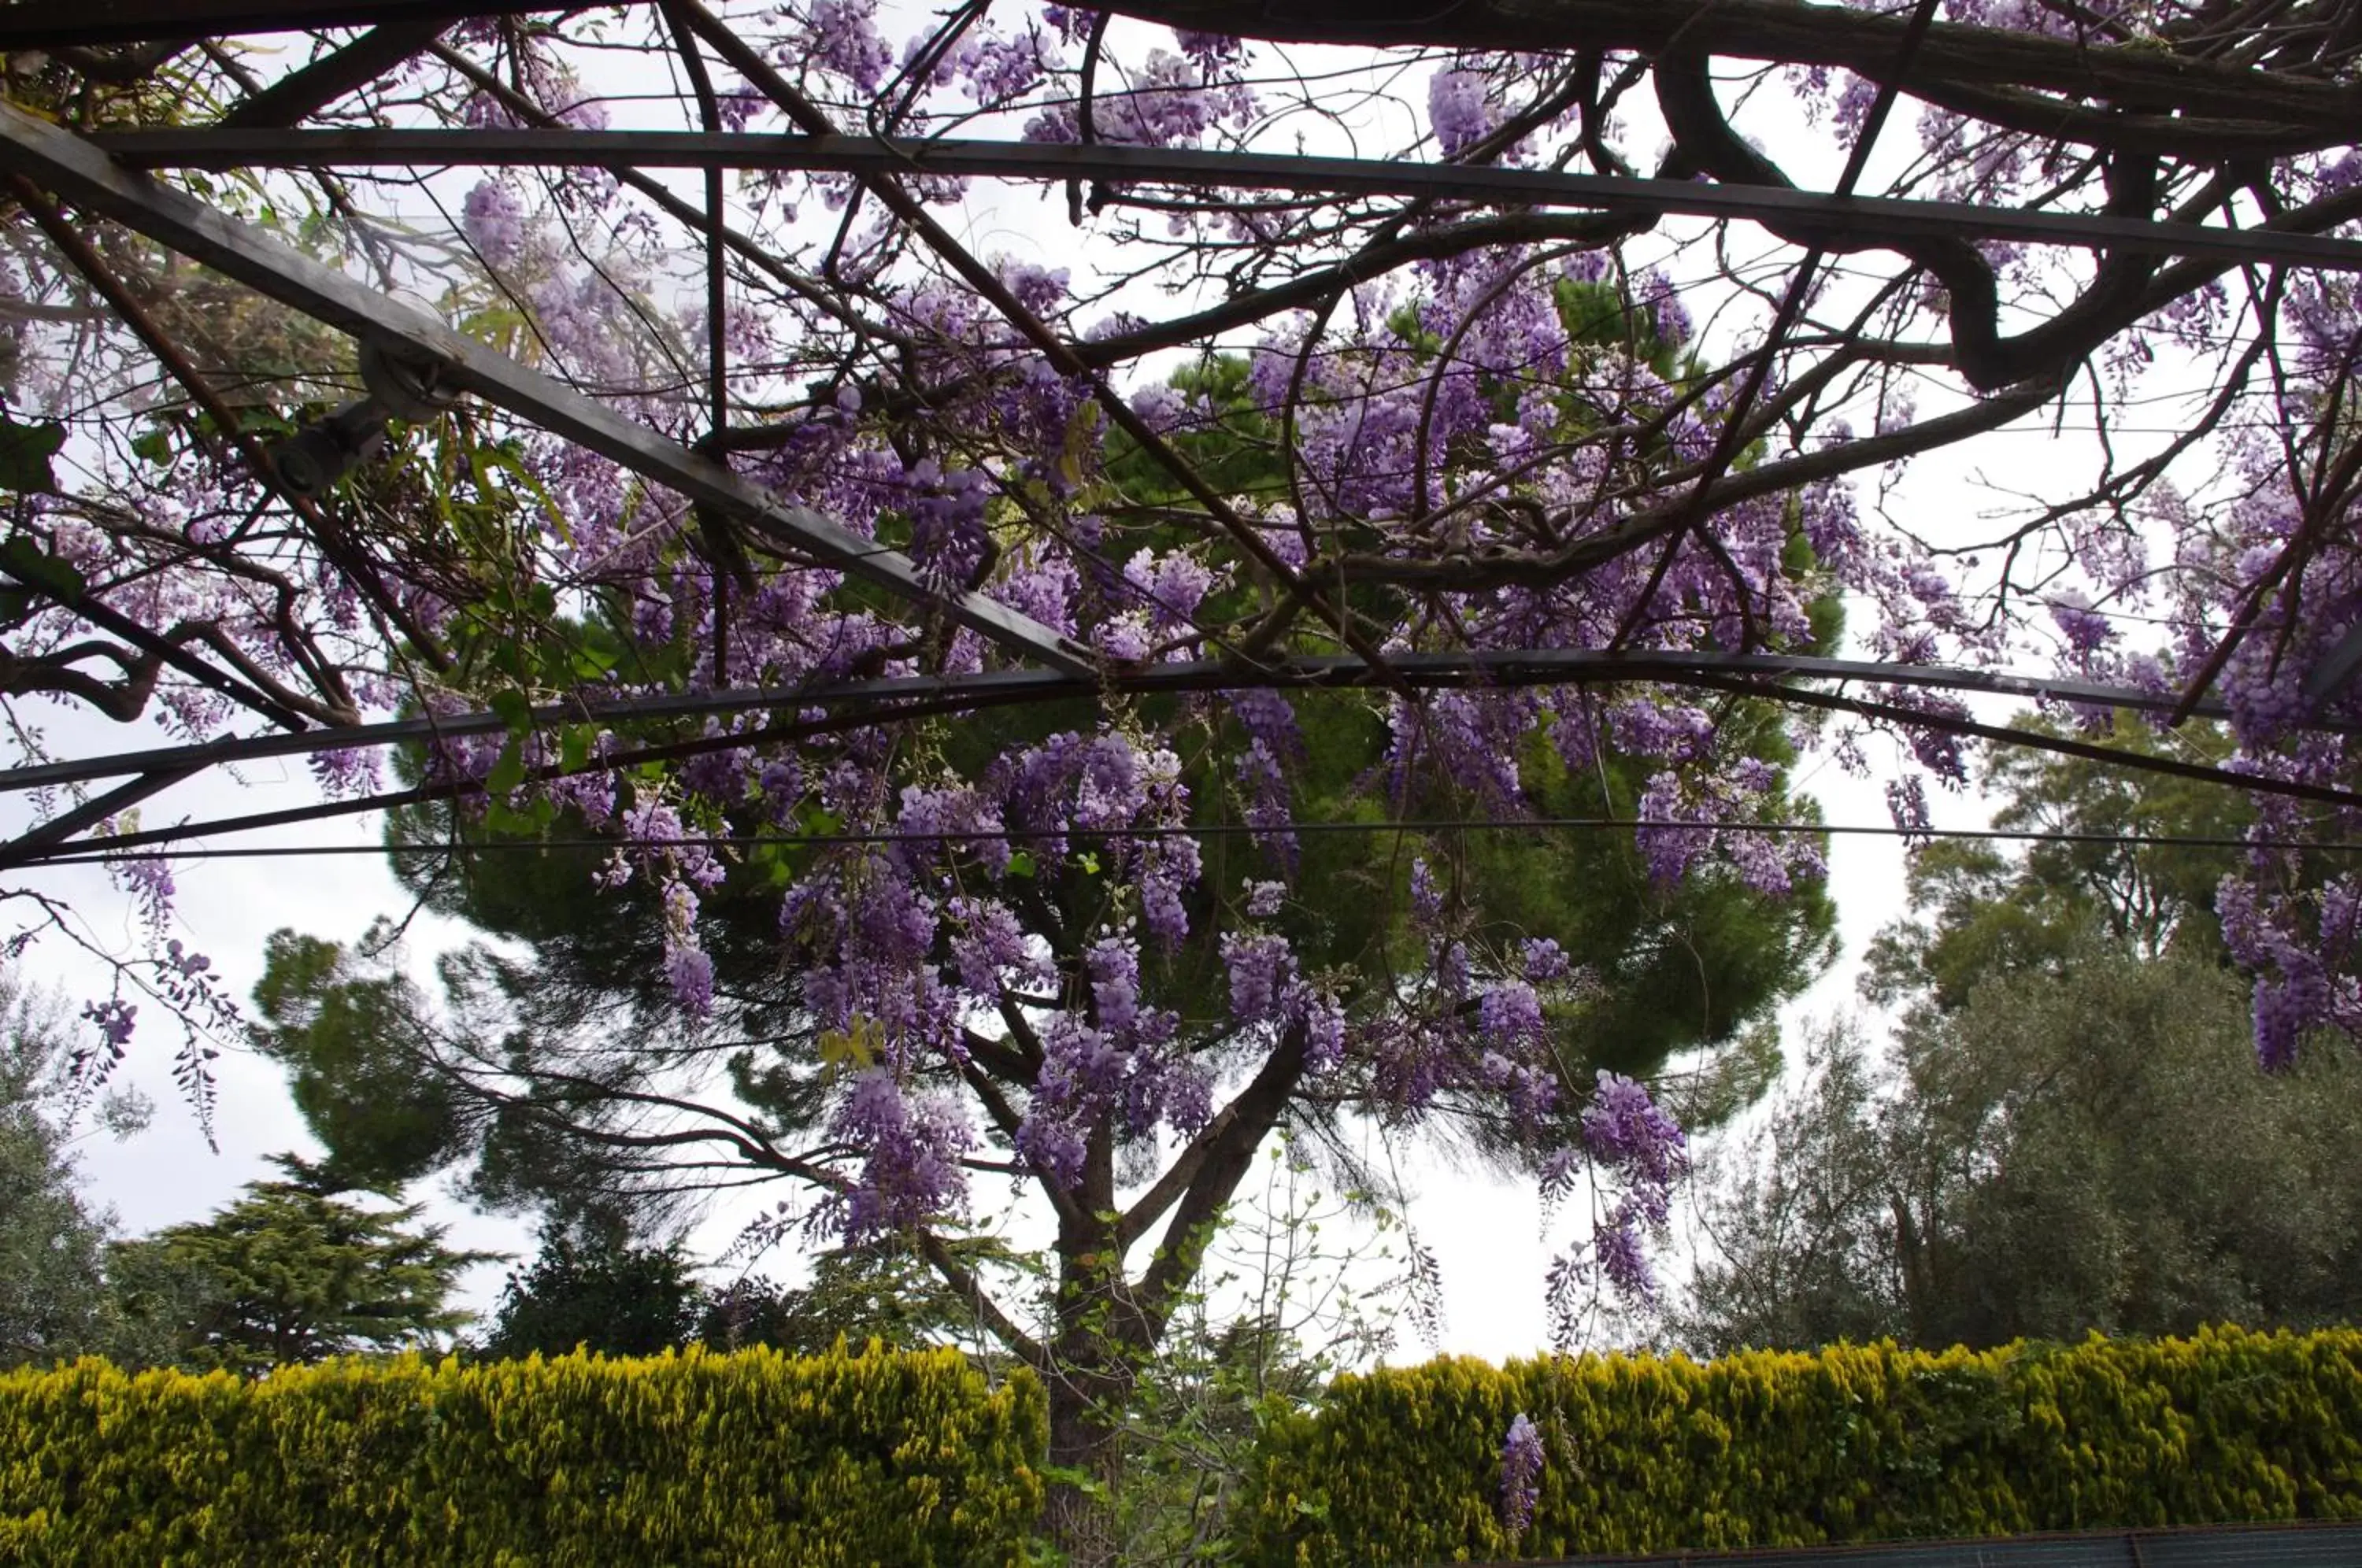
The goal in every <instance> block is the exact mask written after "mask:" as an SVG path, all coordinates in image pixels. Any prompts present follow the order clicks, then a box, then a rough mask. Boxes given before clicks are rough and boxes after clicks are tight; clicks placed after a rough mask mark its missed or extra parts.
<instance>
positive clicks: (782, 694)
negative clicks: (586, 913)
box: [0, 648, 2350, 792]
mask: <svg viewBox="0 0 2362 1568" xmlns="http://www.w3.org/2000/svg"><path fill="white" fill-rule="evenodd" d="M1386 665H1387V668H1388V669H1389V670H1390V671H1392V672H1393V673H1395V674H1396V675H1399V676H1400V677H1401V679H1402V682H1403V684H1404V685H1406V686H1408V687H1410V688H1411V689H1412V690H1425V691H1443V690H1510V689H1515V688H1527V687H1543V686H1588V685H1617V684H1627V683H1629V684H1640V685H1646V684H1661V685H1693V684H1694V685H1701V686H1706V685H1711V686H1716V687H1719V686H1721V685H1724V684H1727V683H1728V682H1729V681H1732V680H1738V679H1744V680H1749V681H1759V682H1760V681H1772V680H1815V681H1838V682H1851V681H1860V682H1869V683H1873V684H1876V685H1880V686H1899V687H1907V688H1913V689H1918V690H1948V691H1961V692H1970V693H1981V694H1987V695H1992V696H2001V697H2030V698H2035V699H2037V700H2040V701H2053V702H2069V703H2074V704H2077V705H2081V706H2087V707H2094V708H2106V709H2119V708H2121V709H2126V710H2129V711H2132V712H2150V713H2162V712H2170V711H2171V710H2172V708H2173V706H2174V703H2175V702H2176V701H2177V700H2178V699H2177V697H2176V695H2175V694H2174V693H2172V692H2157V691H2152V690H2147V689H2145V688H2140V687H2131V686H2107V685H2102V684H2100V683H2098V682H2094V681H2088V680H2066V679H2052V678H2048V677H2044V676H2032V675H2011V674H2007V673H2004V672H2002V671H1999V670H1988V669H1960V668H1952V667H1950V666H1944V665H1896V664H1882V663H1878V662H1876V661H1874V660H1868V659H1846V658H1822V657H1811V656H1791V655H1786V654H1736V653H1683V652H1678V651H1675V650H1670V649H1646V648H1644V649H1631V650H1625V651H1620V652H1610V651H1607V650H1605V649H1598V648H1535V649H1515V650H1479V651H1473V652H1465V653H1402V654H1391V655H1389V656H1387V659H1386ZM1381 684H1382V681H1381V679H1380V678H1379V677H1378V676H1377V675H1376V674H1375V673H1374V672H1373V671H1372V669H1371V668H1370V667H1369V665H1368V664H1366V663H1365V662H1363V660H1362V659H1361V658H1359V657H1355V656H1353V655H1351V654H1319V655H1310V654H1308V655H1300V656H1297V657H1293V658H1278V659H1273V660H1270V661H1268V662H1267V663H1265V664H1263V665H1246V664H1241V663H1237V662H1233V661H1230V660H1220V659H1198V660H1176V661H1175V662H1172V663H1169V664H1152V665H1139V666H1133V667H1131V668H1110V669H1109V670H1107V671H1106V672H1105V673H1103V674H1100V675H1095V676H1091V677H1088V678H1083V677H1077V676H1070V675H1064V674H1061V673H1059V672H1057V671H1055V670H1046V669H1011V670H988V671H985V672H983V673H981V674H977V675H966V676H895V677H887V678H884V679H875V680H852V681H837V682H832V683H829V684H826V685H814V686H780V687H756V688H735V689H731V690H712V691H679V692H666V693H662V694H657V695H649V696H635V697H622V698H608V699H604V700H600V701H565V702H557V703H551V704H548V705H546V706H544V707H541V708H537V709H535V711H534V714H533V720H534V723H535V724H536V725H537V726H542V727H552V726H557V725H562V724H575V723H632V722H650V721H658V720H665V719H693V718H711V717H723V716H727V715H729V714H733V713H745V712H761V711H765V710H793V709H801V708H835V709H842V708H858V707H862V706H872V707H877V708H878V709H879V710H880V716H881V717H882V718H890V717H891V716H892V712H891V705H892V704H894V703H897V702H911V701H944V700H946V699H962V698H966V699H972V700H973V701H976V702H977V705H978V706H987V705H991V704H996V703H1000V702H1007V701H1067V700H1072V699H1075V698H1077V697H1088V696H1091V695H1093V694H1094V693H1098V692H1101V691H1105V692H1109V693H1114V694H1120V695H1126V696H1153V695H1161V694H1162V695H1170V694H1176V693H1183V692H1204V691H1242V690H1256V689H1274V690H1349V689H1356V688H1363V689H1366V688H1374V687H1377V686H1379V685H1381ZM1764 694H1765V695H1767V696H1771V697H1775V698H1776V697H1777V695H1778V693H1777V692H1776V691H1773V690H1768V689H1767V690H1766V691H1765V693H1764ZM2198 712H2200V713H2201V714H2202V715H2203V716H2206V717H2209V718H2221V717H2224V716H2226V715H2227V713H2228V712H2229V710H2228V708H2227V707H2226V706H2225V705H2224V703H2222V702H2219V701H2209V702H2206V703H2203V704H2202V705H2201V706H2200V708H2199V710H2198ZM507 726H508V720H507V719H506V718H504V717H502V715H500V714H498V713H493V712H477V713H457V714H442V715H437V716H436V717H434V718H416V719H395V720H389V721H386V722H384V723H373V724H357V725H351V726H348V727H344V728H339V729H332V730H311V731H306V732H304V733H303V734H266V735H256V736H252V737H248V738H242V739H237V740H226V741H213V742H206V743H204V744H201V745H187V746H168V747H161V748H158V749H155V750H149V751H138V752H121V753H117V754H116V755H115V756H94V757H83V758H78V759H76V760H74V761H71V762H50V763H39V764H35V765H32V766H30V767H14V768H8V769H5V770H0V792H5V791H8V790H32V789H39V788H56V787H59V786H61V785H66V784H74V783H83V782H87V781H89V780H92V779H95V778H115V777H118V776H121V775H123V774H128V773H141V774H148V773H159V772H162V771H165V770H168V769H171V768H179V767H191V768H193V767H215V766H220V765H224V764H228V763H246V762H259V761H263V760H266V759H269V758H273V757H285V756H304V755H306V754H308V753H312V752H315V751H345V750H354V749H359V748H362V747H368V746H381V745H401V744H404V743H408V742H418V741H427V740H433V739H436V738H444V739H458V738H459V737H461V736H466V735H480V734H495V733H498V732H499V731H502V730H503V729H505V728H507ZM2321 727H2323V728H2326V729H2332V730H2344V729H2347V728H2349V727H2350V726H2345V725H2337V724H2330V725H2323V726H2321Z"/></svg>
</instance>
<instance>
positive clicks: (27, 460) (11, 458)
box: [0, 414, 66, 494]
mask: <svg viewBox="0 0 2362 1568" xmlns="http://www.w3.org/2000/svg"><path fill="white" fill-rule="evenodd" d="M65 444H66V427H65V426H64V425H60V424H58V423H57V422H56V421H55V420H48V421H44V422H43V423H41V424H39V425H19V424H17V422H16V421H15V420H13V419H11V418H9V417H8V416H7V415H6V414H0V490H6V491H16V492H17V493H19V494H22V493H25V492H27V491H43V492H50V491H56V489H57V488H58V476H57V475H56V474H55V473H53V472H52V471H51V470H50V458H54V457H56V456H57V455H58V449H59V448H60V447H63V446H64V445H65Z"/></svg>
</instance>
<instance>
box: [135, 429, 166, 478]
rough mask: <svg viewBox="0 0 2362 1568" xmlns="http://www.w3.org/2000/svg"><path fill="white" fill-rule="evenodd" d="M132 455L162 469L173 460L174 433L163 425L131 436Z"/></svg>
mask: <svg viewBox="0 0 2362 1568" xmlns="http://www.w3.org/2000/svg"><path fill="white" fill-rule="evenodd" d="M131 455H132V456H133V457H135V458H139V459H140V460H141V461H142V462H149V463H153V464H155V465H156V466H157V467H158V468H163V467H165V466H166V465H168V464H170V463H171V460H172V433H171V431H169V430H166V429H164V428H163V427H162V426H161V425H159V426H157V427H156V428H154V429H152V430H143V431H141V432H140V433H139V434H138V435H137V436H133V437H132V438H131Z"/></svg>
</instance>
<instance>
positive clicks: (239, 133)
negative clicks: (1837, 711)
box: [91, 128, 2362, 272]
mask: <svg viewBox="0 0 2362 1568" xmlns="http://www.w3.org/2000/svg"><path fill="white" fill-rule="evenodd" d="M91 141H92V144H93V145H94V146H96V147H99V148H102V149H105V151H106V152H108V153H109V154H111V155H113V156H114V157H115V158H116V160H119V161H121V162H122V163H124V164H127V165H128V166H131V167H135V168H143V169H154V168H174V169H201V170H216V171H217V170H229V169H258V168H304V169H310V168H317V169H358V168H367V167H379V168H430V167H446V168H447V167H477V168H499V167H578V168H579V167H588V168H609V169H625V168H638V169H657V168H669V169H715V168H721V169H758V170H802V171H817V172H826V173H842V174H855V175H864V176H872V177H876V176H892V175H901V176H909V175H922V174H937V175H956V176H982V177H989V178H999V179H1007V180H1043V181H1065V180H1072V179H1077V178H1080V179H1094V180H1105V181H1115V182H1153V183H1156V184H1163V185H1194V186H1202V187H1218V188H1222V189H1228V190H1259V191H1284V192H1291V193H1300V194H1307V195H1320V194H1337V195H1399V196H1418V197H1427V198H1439V197H1440V198H1446V199H1451V200H1455V201H1462V202H1470V203H1480V204H1497V205H1502V206H1532V207H1579V208H1586V209H1592V210H1596V211H1601V212H1615V213H1635V214H1659V213H1664V214H1679V215H1684V216H1690V217H1703V218H1718V219H1729V218H1736V219H1740V220H1744V221H1753V222H1762V223H1774V224H1780V225H1783V226H1789V227H1794V226H1799V225H1803V224H1807V223H1809V224H1810V225H1812V226H1813V228H1814V229H1815V231H1816V237H1822V242H1823V243H1824V244H1826V245H1827V246H1828V248H1831V249H1840V250H1842V249H1860V248H1871V247H1875V246H1878V245H1880V244H1881V243H1882V242H1887V241H1892V240H1902V239H1913V238H1930V237H1944V238H1962V239H1991V240H2009V241H2017V242H2020V243H2026V244H2037V245H2061V246H2076V247H2081V248H2092V249H2107V250H2119V251H2125V252H2130V253H2138V254H2143V255H2154V256H2193V257H2206V258H2211V259H2218V260H2229V261H2241V262H2247V263H2256V264H2264V265H2283V266H2306V267H2320V268H2325V269H2329V270H2333V271H2349V272H2350V271H2362V241H2356V240H2351V239H2337V238H2334V237H2328V236H2325V235H2318V234H2307V233H2303V232H2301V231H2297V230H2292V229H2285V228H2274V227H2271V226H2259V227H2254V228H2229V227H2216V226H2209V225H2202V224H2188V223H2162V222H2157V221H2153V220H2149V219H2145V218H2131V217H2117V216H2112V215H2107V214H2103V213H2056V212H2028V211H2025V210H2023V209H2019V208H2012V207H1999V206H1989V205H1983V204H1977V203H1973V202H1939V201H1918V200H1909V199H1903V198H1896V197H1885V196H1839V195H1834V194H1831V193H1827V192H1820V191H1794V190H1785V189H1782V188H1780V187H1777V186H1771V185H1716V184H1702V183H1699V182H1695V181H1689V180H1659V179H1647V178H1639V177H1630V176H1621V175H1606V174H1580V173H1570V172H1567V171H1561V170H1551V169H1517V168H1505V167H1500V166H1496V165H1491V164H1484V165H1468V164H1452V163H1412V162H1400V161H1395V160H1380V159H1360V158H1316V157H1307V156H1296V155H1285V154H1276V153H1260V152H1229V151H1222V150H1206V149H1193V148H1162V147H1126V146H1108V145H1104V144H1100V145H1094V146H1088V147H1085V146H1076V145H1072V144H1065V143H1050V142H1021V141H990V140H973V139H969V140H958V139H952V140H914V139H908V138H900V139H898V138H875V137H855V136H776V135H754V134H743V133H731V132H706V131H557V130H516V129H503V128H488V129H483V130H337V129H325V130H319V129H315V130H300V131H288V130H238V129H213V128H190V129H171V130H141V131H116V132H110V133H106V134H104V135H98V136H94V137H92V138H91ZM1822 231H1826V236H1825V237H1823V235H1822Z"/></svg>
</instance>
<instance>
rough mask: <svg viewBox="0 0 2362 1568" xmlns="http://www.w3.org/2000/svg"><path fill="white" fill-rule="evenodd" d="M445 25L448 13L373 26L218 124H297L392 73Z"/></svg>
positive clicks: (242, 103)
mask: <svg viewBox="0 0 2362 1568" xmlns="http://www.w3.org/2000/svg"><path fill="white" fill-rule="evenodd" d="M445 25H446V24H445V19H444V18H443V17H428V18H426V19H425V20H424V21H413V22H392V23H388V24H387V25H386V26H384V27H381V28H372V29H371V30H370V31H369V32H367V33H364V34H362V35H361V36H360V37H359V38H358V39H354V40H353V41H352V42H351V43H348V44H347V45H345V47H344V48H342V49H339V50H331V51H330V52H328V53H326V54H324V55H322V56H321V57H320V58H319V59H317V60H315V61H313V62H312V63H311V64H309V65H305V66H301V67H299V68H297V69H296V70H293V71H291V72H288V73H287V74H286V75H284V76H282V77H281V78H279V79H278V80H277V81H276V82H273V83H270V85H269V86H268V87H265V88H263V89H262V91H260V92H259V93H257V94H254V95H253V96H252V97H250V98H247V99H244V100H241V101H240V102H239V103H237V105H234V106H233V107H232V108H231V109H230V111H229V112H228V113H227V114H226V115H224V116H222V117H221V120H220V122H219V123H220V124H221V125H222V126H224V127H232V128H236V129H239V130H259V129H263V128H266V127H280V126H292V125H294V124H295V123H297V122H298V121H300V120H303V119H304V118H306V117H308V116H312V115H315V114H317V113H319V112H320V110H322V109H323V108H326V106H327V105H330V104H333V103H335V102H336V101H337V99H339V98H341V97H343V96H345V95H346V94H348V93H358V92H359V91H360V90H361V89H362V88H364V87H366V86H368V85H369V84H370V83H372V82H374V81H376V80H377V79H378V78H379V77H381V76H382V75H384V74H385V73H386V72H389V71H392V69H393V68H394V67H395V66H397V65H400V64H401V63H402V62H403V61H405V60H407V59H409V58H410V57H411V56H412V55H414V54H416V53H417V52H418V51H419V50H423V49H425V47H426V46H427V45H428V44H431V43H433V42H434V41H435V40H436V39H438V38H440V37H442V36H443V28H444V27H445Z"/></svg>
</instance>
